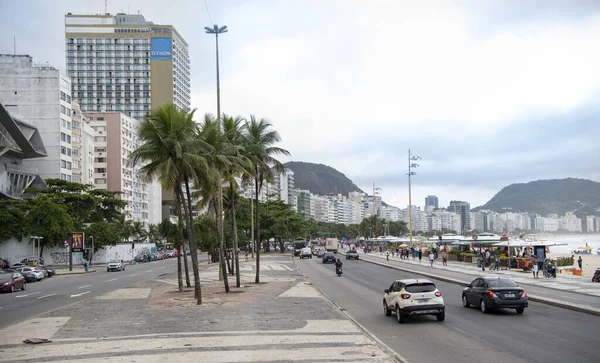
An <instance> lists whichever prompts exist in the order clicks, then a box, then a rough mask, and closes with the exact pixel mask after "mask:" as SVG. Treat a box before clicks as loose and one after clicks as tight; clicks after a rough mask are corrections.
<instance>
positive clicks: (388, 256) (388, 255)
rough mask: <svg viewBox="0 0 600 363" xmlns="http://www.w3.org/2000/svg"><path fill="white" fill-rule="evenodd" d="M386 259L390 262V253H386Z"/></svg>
mask: <svg viewBox="0 0 600 363" xmlns="http://www.w3.org/2000/svg"><path fill="white" fill-rule="evenodd" d="M385 259H386V260H387V261H389V260H390V251H385Z"/></svg>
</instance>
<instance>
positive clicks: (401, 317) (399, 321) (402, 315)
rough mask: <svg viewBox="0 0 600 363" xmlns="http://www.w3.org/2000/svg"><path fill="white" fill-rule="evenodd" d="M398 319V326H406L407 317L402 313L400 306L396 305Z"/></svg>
mask: <svg viewBox="0 0 600 363" xmlns="http://www.w3.org/2000/svg"><path fill="white" fill-rule="evenodd" d="M396 319H397V320H398V324H404V321H405V319H406V317H405V316H404V314H402V312H401V311H400V306H398V305H396Z"/></svg>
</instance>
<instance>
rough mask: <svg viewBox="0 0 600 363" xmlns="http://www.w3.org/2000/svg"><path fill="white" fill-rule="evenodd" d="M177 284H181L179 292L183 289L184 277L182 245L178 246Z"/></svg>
mask: <svg viewBox="0 0 600 363" xmlns="http://www.w3.org/2000/svg"><path fill="white" fill-rule="evenodd" d="M177 250H178V253H177V284H178V285H179V292H182V291H183V278H182V277H181V245H180V246H179V247H177Z"/></svg>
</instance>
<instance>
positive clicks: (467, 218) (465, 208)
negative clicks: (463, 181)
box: [448, 200, 471, 233]
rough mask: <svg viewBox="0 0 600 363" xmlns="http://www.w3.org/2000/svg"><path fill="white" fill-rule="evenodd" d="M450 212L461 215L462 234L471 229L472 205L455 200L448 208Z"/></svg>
mask: <svg viewBox="0 0 600 363" xmlns="http://www.w3.org/2000/svg"><path fill="white" fill-rule="evenodd" d="M448 210H449V211H450V212H454V213H458V214H460V233H465V232H466V231H467V230H470V229H471V204H469V203H468V202H463V201H461V200H453V201H451V202H450V205H449V206H448Z"/></svg>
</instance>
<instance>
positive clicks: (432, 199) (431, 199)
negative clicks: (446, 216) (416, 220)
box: [425, 195, 440, 209]
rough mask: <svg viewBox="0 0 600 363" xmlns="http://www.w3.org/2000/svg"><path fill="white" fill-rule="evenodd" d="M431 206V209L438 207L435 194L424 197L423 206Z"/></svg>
mask: <svg viewBox="0 0 600 363" xmlns="http://www.w3.org/2000/svg"><path fill="white" fill-rule="evenodd" d="M429 206H432V207H433V209H438V208H439V207H440V206H439V200H438V197H437V196H435V195H428V196H427V197H425V207H426V208H427V207H429Z"/></svg>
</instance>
